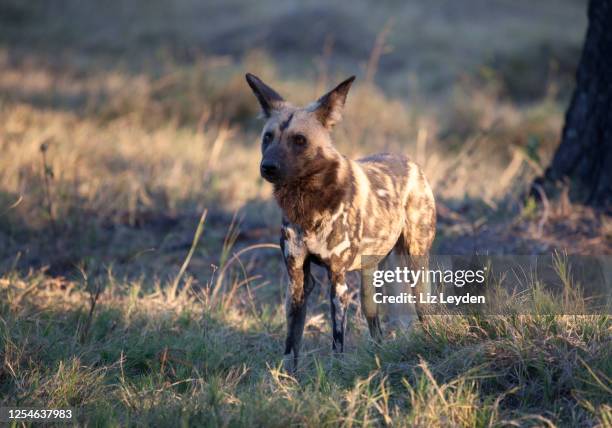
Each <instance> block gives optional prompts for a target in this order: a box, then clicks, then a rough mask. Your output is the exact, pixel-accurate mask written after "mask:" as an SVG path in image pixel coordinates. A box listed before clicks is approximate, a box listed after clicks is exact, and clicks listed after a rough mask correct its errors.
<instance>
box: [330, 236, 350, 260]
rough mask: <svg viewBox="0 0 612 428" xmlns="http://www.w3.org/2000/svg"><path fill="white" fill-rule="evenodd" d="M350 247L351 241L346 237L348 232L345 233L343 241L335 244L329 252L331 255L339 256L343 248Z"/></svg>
mask: <svg viewBox="0 0 612 428" xmlns="http://www.w3.org/2000/svg"><path fill="white" fill-rule="evenodd" d="M350 247H351V241H350V240H349V238H348V234H345V237H344V241H342V242H341V243H339V244H338V245H336V246H335V247H334V248H332V249H331V251H330V254H331V255H333V256H339V255H340V254H342V253H343V252H344V250H346V249H348V248H350Z"/></svg>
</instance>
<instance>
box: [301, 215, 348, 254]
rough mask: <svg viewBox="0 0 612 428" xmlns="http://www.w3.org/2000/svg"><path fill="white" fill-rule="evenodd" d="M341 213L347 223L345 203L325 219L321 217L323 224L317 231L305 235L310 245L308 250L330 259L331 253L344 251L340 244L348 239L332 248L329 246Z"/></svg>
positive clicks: (307, 243) (342, 243)
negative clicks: (329, 238) (334, 226)
mask: <svg viewBox="0 0 612 428" xmlns="http://www.w3.org/2000/svg"><path fill="white" fill-rule="evenodd" d="M341 215H343V216H344V219H343V220H344V223H346V212H345V211H344V204H343V203H342V204H340V206H339V207H338V209H337V210H336V211H335V212H334V213H333V214H332V215H328V216H325V217H324V218H323V219H321V226H320V227H319V229H318V230H317V231H316V232H315V233H311V234H308V235H306V236H305V238H304V240H305V242H306V246H307V247H308V251H310V252H311V253H312V254H316V255H317V256H319V257H321V258H322V259H328V258H329V257H330V256H331V255H339V254H341V253H342V251H343V249H342V247H340V246H341V245H345V242H346V240H345V241H343V242H341V243H340V244H339V245H338V246H336V247H334V248H332V249H331V250H330V249H329V248H328V247H327V238H328V236H329V234H330V233H331V232H332V228H333V225H334V223H335V221H336V220H337V219H338V218H339V217H340V216H341ZM348 246H350V242H348ZM338 247H340V248H338Z"/></svg>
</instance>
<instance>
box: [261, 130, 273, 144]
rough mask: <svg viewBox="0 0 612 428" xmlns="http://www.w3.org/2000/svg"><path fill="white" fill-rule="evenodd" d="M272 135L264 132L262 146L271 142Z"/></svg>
mask: <svg viewBox="0 0 612 428" xmlns="http://www.w3.org/2000/svg"><path fill="white" fill-rule="evenodd" d="M272 137H273V136H272V133H271V132H266V133H265V134H264V136H263V143H264V144H268V143H269V142H270V141H272Z"/></svg>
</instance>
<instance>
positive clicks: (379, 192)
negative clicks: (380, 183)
mask: <svg viewBox="0 0 612 428" xmlns="http://www.w3.org/2000/svg"><path fill="white" fill-rule="evenodd" d="M376 194H377V195H378V196H380V197H381V198H384V197H385V196H387V194H388V192H387V191H386V190H383V189H378V190H377V191H376Z"/></svg>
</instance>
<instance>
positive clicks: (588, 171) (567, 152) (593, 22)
mask: <svg viewBox="0 0 612 428" xmlns="http://www.w3.org/2000/svg"><path fill="white" fill-rule="evenodd" d="M588 18H589V25H588V30H587V34H586V39H585V42H584V46H583V49H582V56H581V58H580V63H579V65H578V70H577V73H576V89H575V90H574V94H573V96H572V100H571V103H570V105H569V108H568V110H567V112H566V115H565V125H564V127H563V133H562V137H561V143H560V144H559V147H558V148H557V151H556V152H555V154H554V157H553V159H552V162H551V164H550V166H549V167H548V168H547V170H546V172H545V174H544V176H543V177H539V178H537V179H536V180H535V181H534V186H533V189H532V191H533V193H534V194H535V195H537V194H538V193H539V191H537V190H538V189H537V186H538V185H539V186H542V188H543V189H544V190H545V192H546V193H547V194H549V195H551V194H553V195H554V194H555V193H556V190H557V189H559V187H560V186H563V185H569V186H570V199H571V200H572V201H574V202H577V203H581V204H586V205H591V206H594V207H598V208H603V209H604V210H605V211H608V212H610V211H611V210H612V0H590V2H589V6H588Z"/></svg>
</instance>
